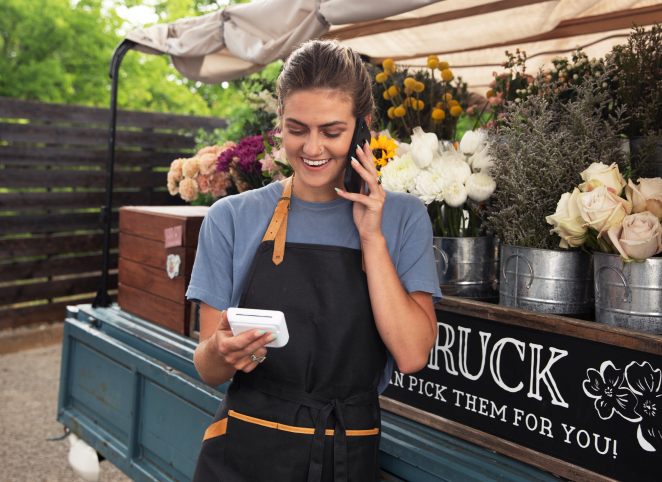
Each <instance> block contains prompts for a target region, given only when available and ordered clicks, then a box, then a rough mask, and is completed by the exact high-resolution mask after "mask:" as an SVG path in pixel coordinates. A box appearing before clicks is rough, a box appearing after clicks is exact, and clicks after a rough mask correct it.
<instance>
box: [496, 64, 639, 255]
mask: <svg viewBox="0 0 662 482" xmlns="http://www.w3.org/2000/svg"><path fill="white" fill-rule="evenodd" d="M605 75H607V74H605ZM603 83H604V78H600V79H596V80H593V81H590V82H585V83H582V84H581V85H578V86H569V87H567V88H568V89H575V90H576V96H572V97H573V98H574V99H575V100H570V101H564V102H561V101H560V99H559V93H561V90H559V92H555V93H552V95H551V96H550V97H548V98H545V97H538V96H529V97H528V98H527V99H526V100H525V101H524V102H522V103H520V104H515V103H510V104H509V105H508V108H507V113H506V116H505V118H504V119H503V121H502V122H501V125H500V127H499V128H498V129H496V130H492V131H491V133H490V136H491V138H492V139H491V140H492V141H493V142H491V146H492V147H491V153H492V156H493V157H494V161H495V168H494V169H493V171H492V174H493V177H494V180H495V181H496V183H497V190H496V191H495V193H494V194H493V196H492V198H491V202H490V204H489V206H488V207H487V211H486V219H485V227H486V228H487V229H488V230H489V231H491V232H493V233H494V234H495V235H496V236H497V237H498V238H499V240H500V241H501V242H502V243H505V244H510V245H514V246H522V247H529V248H544V249H559V248H558V238H557V237H554V236H553V235H551V234H550V226H549V225H548V224H547V223H546V222H545V217H546V216H549V215H550V214H553V213H554V212H555V210H556V205H557V203H558V202H559V199H560V198H561V195H562V194H563V193H565V192H571V191H572V190H573V189H574V187H576V186H577V185H578V184H580V183H581V182H582V180H581V177H580V173H581V172H582V171H584V170H585V169H586V168H588V167H589V166H590V165H591V164H592V163H594V162H602V163H604V164H607V165H611V163H613V162H615V163H616V164H618V166H619V169H620V170H621V172H624V171H625V169H626V167H627V159H626V156H625V154H624V152H623V150H622V149H621V145H622V141H621V139H620V137H619V134H618V133H619V132H620V131H621V130H622V128H623V125H624V120H625V119H624V117H623V112H624V109H621V108H618V109H615V110H614V111H613V115H610V116H607V118H606V119H605V118H604V117H603V118H601V117H602V114H603V112H604V110H605V109H607V108H608V106H609V104H610V102H612V100H611V97H610V96H609V94H608V93H607V92H606V90H605V88H604V87H603Z"/></svg>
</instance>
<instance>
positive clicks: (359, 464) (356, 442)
mask: <svg viewBox="0 0 662 482" xmlns="http://www.w3.org/2000/svg"><path fill="white" fill-rule="evenodd" d="M346 440H347V466H348V467H347V480H348V481H349V482H368V481H378V480H379V434H376V435H360V436H348V437H347V439H346Z"/></svg>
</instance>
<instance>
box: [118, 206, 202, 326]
mask: <svg viewBox="0 0 662 482" xmlns="http://www.w3.org/2000/svg"><path fill="white" fill-rule="evenodd" d="M208 209H209V208H207V207H204V206H158V207H152V206H128V207H123V208H121V209H120V220H119V224H120V234H119V264H118V303H119V305H120V308H122V309H123V310H124V311H127V312H128V313H132V314H134V315H137V316H140V317H141V318H144V319H146V320H149V321H151V322H153V323H156V324H157V325H160V326H163V327H165V328H168V329H170V330H173V331H176V332H178V333H181V334H184V335H190V334H191V329H192V327H191V326H190V320H191V303H189V302H188V301H186V289H187V288H188V284H189V281H190V279H191V270H192V269H193V262H194V261H195V251H196V249H197V246H198V234H199V232H200V226H201V225H202V220H203V218H204V217H205V215H206V214H207V210H208ZM171 228H179V229H181V242H180V243H178V244H181V245H179V246H172V247H168V248H166V239H165V231H166V230H167V229H171ZM171 254H172V255H177V256H179V258H180V261H181V264H180V266H179V274H178V275H177V276H175V277H174V278H172V279H171V278H170V277H169V276H168V273H167V267H166V264H167V263H166V260H167V258H168V255H171Z"/></svg>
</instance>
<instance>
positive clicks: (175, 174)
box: [168, 159, 186, 182]
mask: <svg viewBox="0 0 662 482" xmlns="http://www.w3.org/2000/svg"><path fill="white" fill-rule="evenodd" d="M185 160H186V159H175V160H174V161H172V163H170V171H169V172H168V175H170V173H172V179H174V180H175V181H176V182H179V181H181V180H182V178H183V177H184V175H183V174H182V164H183V163H184V161H185Z"/></svg>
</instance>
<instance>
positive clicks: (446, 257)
mask: <svg viewBox="0 0 662 482" xmlns="http://www.w3.org/2000/svg"><path fill="white" fill-rule="evenodd" d="M432 247H433V248H434V249H436V250H437V251H439V254H441V257H442V258H444V272H443V273H441V274H442V275H445V274H446V271H448V255H447V254H446V251H444V250H443V249H441V248H438V247H437V246H435V245H434V244H433V245H432ZM436 258H437V257H436V256H435V260H436V261H437V264H439V260H438V259H436Z"/></svg>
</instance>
